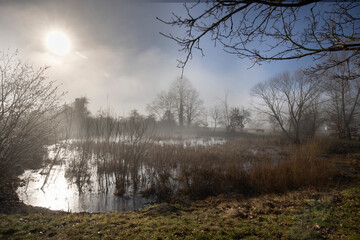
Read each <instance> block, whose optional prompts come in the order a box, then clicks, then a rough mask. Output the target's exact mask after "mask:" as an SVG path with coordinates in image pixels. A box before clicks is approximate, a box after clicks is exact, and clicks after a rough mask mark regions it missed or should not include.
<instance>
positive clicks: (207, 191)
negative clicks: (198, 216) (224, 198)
mask: <svg viewBox="0 0 360 240" xmlns="http://www.w3.org/2000/svg"><path fill="white" fill-rule="evenodd" d="M145 162H146V166H147V170H148V178H149V184H148V188H147V191H146V192H147V193H149V192H151V193H153V194H156V195H157V196H160V197H162V198H164V199H169V198H171V197H174V196H176V195H188V196H190V197H191V198H194V199H199V198H205V197H207V196H211V195H218V194H221V193H230V192H236V193H240V194H244V195H256V194H262V193H281V192H286V191H290V190H295V189H300V188H306V187H310V186H311V187H322V186H326V185H327V184H328V183H329V181H331V179H333V178H334V177H335V176H336V168H335V165H334V164H333V163H331V162H330V161H329V160H327V159H325V158H322V157H321V152H320V150H319V146H318V143H316V142H309V143H306V144H303V145H300V146H299V145H295V146H288V147H286V149H284V150H281V149H279V148H277V147H275V146H273V147H272V148H269V147H268V148H264V147H263V146H262V145H261V146H259V145H256V144H254V143H252V144H251V145H249V144H246V143H245V142H243V144H242V145H241V144H240V143H239V142H237V141H232V142H228V143H226V144H224V145H216V146H195V147H184V146H169V145H164V146H155V147H153V148H151V150H150V152H149V154H148V155H147V158H146V160H145Z"/></svg>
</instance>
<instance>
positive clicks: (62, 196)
mask: <svg viewBox="0 0 360 240" xmlns="http://www.w3.org/2000/svg"><path fill="white" fill-rule="evenodd" d="M65 168H66V167H65V165H62V166H60V165H59V166H54V168H53V170H52V174H50V177H49V179H48V181H47V184H46V185H45V186H44V187H43V189H41V187H42V185H43V183H44V180H45V177H46V176H45V175H43V174H41V173H42V170H38V171H34V170H29V171H25V173H24V174H23V175H22V176H21V179H23V180H24V181H25V184H24V185H23V186H21V187H19V188H18V189H17V193H18V195H19V198H20V200H21V201H23V202H24V203H25V204H28V205H32V206H39V207H46V208H49V209H51V210H63V211H70V212H113V211H120V212H124V211H130V210H135V209H139V208H142V207H145V206H147V205H150V204H151V203H153V202H154V200H152V199H146V198H142V197H140V196H139V195H137V194H135V195H132V196H126V197H118V196H115V195H114V193H113V190H112V189H110V190H109V192H108V193H103V192H98V191H97V190H96V189H93V187H91V186H88V185H87V188H86V189H85V191H84V192H83V193H79V192H78V189H77V186H76V185H75V184H69V182H68V181H67V179H66V178H65Z"/></svg>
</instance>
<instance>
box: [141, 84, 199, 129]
mask: <svg viewBox="0 0 360 240" xmlns="http://www.w3.org/2000/svg"><path fill="white" fill-rule="evenodd" d="M147 110H148V111H149V112H150V113H153V114H156V115H157V116H158V117H159V118H160V119H161V120H164V119H162V118H163V117H164V116H165V117H169V119H168V120H169V121H170V120H172V118H170V117H171V116H172V115H173V114H176V115H177V120H178V122H179V125H180V126H184V123H186V124H187V126H191V125H192V124H194V123H196V120H198V119H200V118H201V117H202V115H203V111H204V107H203V101H202V100H201V99H200V95H199V92H198V91H197V90H196V89H195V88H194V86H193V85H192V84H191V82H190V81H189V80H188V79H186V78H178V79H176V80H175V81H174V82H173V83H172V84H171V86H170V89H169V91H168V92H162V93H160V94H159V95H158V96H157V98H156V99H155V100H154V101H153V102H152V103H151V104H149V105H148V106H147Z"/></svg>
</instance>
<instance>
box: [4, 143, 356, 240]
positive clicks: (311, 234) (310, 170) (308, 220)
mask: <svg viewBox="0 0 360 240" xmlns="http://www.w3.org/2000/svg"><path fill="white" fill-rule="evenodd" d="M267 142H268V141H267ZM249 144H253V143H251V142H250V143H249ZM254 145H257V146H264V144H260V143H259V142H256V144H255V143H254ZM225 147H228V148H229V149H230V148H231V149H230V150H229V149H228V148H226V151H224V152H222V153H221V154H219V156H220V157H222V156H232V155H233V154H234V153H237V151H238V149H236V148H232V145H227V146H225ZM285 150H286V149H285ZM177 152H178V153H182V155H181V156H184V155H183V154H184V153H186V154H189V159H192V157H194V158H200V157H201V156H203V159H208V161H205V160H204V161H196V162H197V163H199V162H203V163H208V162H210V163H212V164H211V166H215V165H214V164H215V163H216V162H222V161H219V159H217V158H215V157H213V158H209V156H210V155H211V154H213V155H214V156H216V154H217V151H216V152H215V154H214V153H213V152H208V153H207V152H206V151H201V149H197V153H199V152H200V153H201V154H198V155H195V154H193V152H192V151H187V152H185V151H177ZM209 154H210V155H209ZM229 154H230V155H229ZM175 156H176V155H175ZM239 156H240V158H241V157H242V155H239ZM246 156H251V155H246ZM258 156H264V155H259V154H258ZM280 156H283V157H284V159H285V160H284V161H278V162H277V164H276V165H274V164H263V165H259V166H260V167H256V168H254V169H255V170H253V171H249V175H248V179H249V181H248V183H251V184H256V185H254V187H253V189H259V190H261V191H257V192H255V193H256V194H247V193H248V192H244V193H243V192H241V191H238V192H235V193H234V191H233V192H227V191H224V192H222V193H221V194H220V195H218V194H217V195H214V194H215V193H216V192H212V194H208V197H204V198H202V199H201V200H197V201H194V200H193V199H194V198H191V197H190V198H186V197H185V198H183V199H182V200H181V201H179V199H176V198H175V199H174V198H173V199H172V201H170V202H172V203H164V204H158V205H155V206H151V207H148V208H145V209H141V210H138V211H133V212H127V213H107V214H90V213H65V212H53V211H49V210H46V209H40V208H34V207H29V206H25V205H23V204H21V203H17V204H13V203H12V204H10V205H9V209H7V210H8V211H2V212H8V213H12V214H0V239H50V238H51V239H176V238H181V239H270V238H277V239H360V230H359V226H360V154H359V143H358V142H350V143H349V142H341V141H335V142H329V141H325V142H322V141H321V140H319V141H317V142H316V143H309V144H305V145H302V146H300V147H298V146H289V149H288V150H286V151H284V150H281V149H280ZM158 157H159V155H158ZM154 159H155V158H154ZM158 159H160V160H161V158H158ZM164 159H165V158H164ZM228 159H232V158H230V157H228ZM198 160H199V159H198ZM200 160H201V159H200ZM257 160H261V159H260V158H257ZM224 161H225V160H224ZM185 162H186V161H185ZM231 162H232V161H230V163H231ZM188 163H190V161H188ZM260 163H262V162H261V161H260ZM263 163H267V162H263ZM324 164H325V165H324ZM329 164H330V165H329ZM188 166H190V167H195V165H188ZM202 166H203V167H204V169H208V170H209V169H214V168H210V167H209V166H210V165H209V164H203V165H202ZM219 166H221V165H219ZM256 166H257V165H256ZM328 166H331V168H329V167H328ZM333 167H335V168H336V169H337V170H336V174H335V175H333V174H331V175H328V174H329V173H331V172H332V169H333ZM215 169H219V168H215ZM230 169H231V168H227V171H226V173H228V174H233V176H238V173H236V172H234V173H233V172H230V171H229V170H230ZM193 170H196V169H194V168H191V171H189V173H191V174H197V172H196V171H193ZM329 170H331V171H329ZM289 173H291V174H289ZM194 176H197V175H194ZM194 176H193V179H196V180H197V181H196V183H204V184H203V185H201V186H200V187H206V185H207V184H205V183H206V182H203V180H206V179H207V177H206V176H209V175H208V174H205V175H204V178H195V177H194ZM201 176H202V175H201ZM219 176H221V175H219ZM244 176H245V175H244ZM246 176H247V175H246ZM257 176H261V178H259V177H257ZM329 176H331V178H329ZM219 179H222V178H219ZM244 179H245V180H246V179H247V178H243V180H244ZM326 179H328V181H327V183H326V182H325V181H324V180H326ZM222 180H224V181H225V180H227V179H226V178H223V179H222ZM250 180H252V181H250ZM295 180H296V181H295ZM306 180H307V181H308V182H304V181H306ZM289 184H291V185H289ZM250 186H252V185H250ZM255 187H257V188H255ZM280 187H283V188H280ZM279 189H280V190H279ZM212 195H213V196H212ZM183 196H187V195H186V194H185V195H183ZM188 196H189V195H188ZM190 196H191V194H190ZM190 199H192V200H190ZM5 202H6V201H5ZM174 202H177V203H179V202H181V204H175V203H174ZM15 205H16V206H15ZM14 206H15V208H14ZM3 208H8V207H7V206H1V209H3ZM10 208H14V209H15V210H14V211H12V210H11V209H10ZM3 210H4V209H3ZM0 212H1V211H0Z"/></svg>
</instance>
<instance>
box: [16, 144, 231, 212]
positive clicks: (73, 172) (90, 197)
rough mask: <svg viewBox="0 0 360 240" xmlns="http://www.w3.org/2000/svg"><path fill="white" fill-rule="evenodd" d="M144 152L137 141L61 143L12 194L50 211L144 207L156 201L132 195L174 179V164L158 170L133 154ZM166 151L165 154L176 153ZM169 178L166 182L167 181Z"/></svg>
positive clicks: (87, 210) (27, 202) (25, 173)
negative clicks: (165, 177) (39, 167)
mask: <svg viewBox="0 0 360 240" xmlns="http://www.w3.org/2000/svg"><path fill="white" fill-rule="evenodd" d="M125 140H126V139H125ZM223 143H225V140H224V139H216V138H210V139H190V140H185V141H184V140H166V141H157V142H155V144H156V145H157V146H164V145H179V146H181V145H182V146H183V147H184V148H186V147H193V146H209V145H217V144H223ZM152 146H153V147H154V145H152ZM147 147H148V145H144V144H143V143H142V142H140V141H134V143H132V144H129V141H128V140H127V142H126V141H117V142H116V141H114V142H105V143H104V142H101V141H96V142H95V141H94V140H92V139H91V140H90V141H78V140H67V141H64V142H61V143H59V144H56V145H52V146H49V147H48V159H49V160H48V165H47V166H46V167H44V168H43V169H40V170H36V171H34V170H28V171H25V172H24V174H23V175H22V176H21V177H20V178H21V179H22V180H23V181H24V183H25V184H24V185H23V186H21V187H19V188H18V189H17V193H18V195H19V198H20V200H22V201H23V202H24V203H25V204H28V205H33V206H39V207H46V208H49V209H51V210H63V211H70V212H112V211H129V210H135V209H139V208H142V207H145V206H147V205H150V204H152V203H154V202H155V200H156V197H155V196H151V197H150V198H143V197H141V196H140V195H139V194H138V192H139V191H140V190H142V189H146V188H147V187H150V186H151V184H152V182H153V181H154V180H157V181H160V180H161V181H163V180H164V179H163V178H161V177H162V176H163V175H164V176H168V175H169V176H175V175H176V171H177V166H176V164H175V165H174V166H170V167H169V166H168V167H167V168H166V169H163V168H164V167H165V166H164V164H165V165H166V164H167V163H166V162H164V163H161V166H158V164H160V163H158V162H157V161H158V158H159V155H158V154H155V155H154V156H155V158H154V159H153V160H151V161H148V162H147V164H145V163H144V162H143V158H144V156H145V155H144V154H143V155H140V154H139V152H141V151H142V152H143V153H146V152H147V149H148V148H147ZM168 150H169V151H170V153H171V151H176V150H177V148H170V149H168ZM178 150H181V149H178ZM165 154H166V152H165ZM164 156H165V155H164ZM152 161H155V162H152ZM156 169H157V171H155V170H156ZM162 171H164V173H163V172H162ZM167 171H168V174H165V173H167ZM159 174H163V175H161V176H160V175H159ZM169 176H168V178H169V181H173V180H172V178H170V177H169ZM156 177H158V178H159V179H160V180H159V179H157V178H156ZM160 183H163V184H165V183H166V182H165V183H164V182H160ZM121 184H122V185H121ZM172 185H176V184H172ZM134 188H135V189H137V191H134ZM119 189H120V190H123V191H120V190H119ZM120 193H121V194H120Z"/></svg>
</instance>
